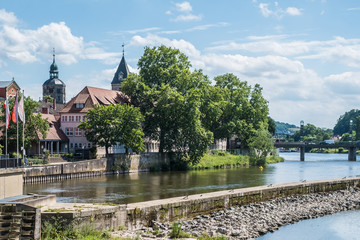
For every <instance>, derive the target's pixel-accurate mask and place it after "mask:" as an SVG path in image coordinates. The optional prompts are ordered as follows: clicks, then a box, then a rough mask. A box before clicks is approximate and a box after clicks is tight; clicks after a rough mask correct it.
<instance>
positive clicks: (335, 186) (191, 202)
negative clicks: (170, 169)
mask: <svg viewBox="0 0 360 240" xmlns="http://www.w3.org/2000/svg"><path fill="white" fill-rule="evenodd" d="M358 187H360V178H349V179H335V180H327V181H311V182H300V183H289V184H281V185H274V186H260V187H251V188H241V189H234V190H227V191H219V192H213V193H206V194H197V195H190V196H182V197H176V198H169V199H162V200H155V201H148V202H141V203H133V204H128V205H127V221H126V222H127V227H128V228H129V229H139V228H141V227H143V226H150V225H151V224H152V222H154V221H156V222H172V221H175V220H177V219H183V218H191V217H195V216H197V215H201V214H206V213H210V212H212V211H217V210H221V209H224V208H229V207H232V206H242V205H246V204H250V203H256V202H264V201H269V200H272V199H276V198H281V197H289V196H294V195H304V194H310V193H326V192H331V191H337V190H346V189H350V188H358Z"/></svg>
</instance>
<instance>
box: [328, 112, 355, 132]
mask: <svg viewBox="0 0 360 240" xmlns="http://www.w3.org/2000/svg"><path fill="white" fill-rule="evenodd" d="M359 116H360V110H358V109H352V110H350V111H349V112H345V113H344V115H341V116H340V117H339V119H338V120H337V123H336V124H335V126H334V130H333V132H334V135H340V136H341V135H342V134H344V133H348V132H350V120H351V121H352V122H353V123H354V124H355V123H356V118H357V117H359ZM352 130H354V129H352Z"/></svg>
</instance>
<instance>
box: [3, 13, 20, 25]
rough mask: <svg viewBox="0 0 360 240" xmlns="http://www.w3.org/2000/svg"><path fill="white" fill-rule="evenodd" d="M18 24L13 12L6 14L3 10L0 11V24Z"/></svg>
mask: <svg viewBox="0 0 360 240" xmlns="http://www.w3.org/2000/svg"><path fill="white" fill-rule="evenodd" d="M17 23H18V19H17V18H16V16H15V15H14V13H13V12H7V11H6V10H5V9H0V24H4V25H10V26H14V25H16V24H17Z"/></svg>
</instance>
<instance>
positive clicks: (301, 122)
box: [300, 120, 304, 140]
mask: <svg viewBox="0 0 360 240" xmlns="http://www.w3.org/2000/svg"><path fill="white" fill-rule="evenodd" d="M303 135H304V121H303V120H301V121H300V140H303V138H304V136H303Z"/></svg>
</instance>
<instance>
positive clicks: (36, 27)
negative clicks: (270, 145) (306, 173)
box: [0, 0, 360, 128]
mask: <svg viewBox="0 0 360 240" xmlns="http://www.w3.org/2000/svg"><path fill="white" fill-rule="evenodd" d="M359 22H360V2H359V1H355V0H353V1H350V0H348V1H335V0H334V1H329V0H297V1H289V0H287V1H265V0H241V1H239V0H226V1H215V0H196V1H195V0H193V1H166V0H151V1H150V0H133V1H131V0H127V1H125V0H101V1H100V0H62V1H54V0H50V1H49V0H47V1H43V0H37V1H28V0H22V1H21V0H11V1H1V4H0V80H11V79H12V77H14V78H15V81H16V82H17V83H18V84H19V85H20V87H21V88H22V89H24V90H25V94H26V95H30V96H31V97H32V98H33V99H36V100H37V99H39V97H40V96H41V95H42V84H43V83H44V81H46V80H47V79H48V78H49V67H50V64H51V62H52V49H53V48H55V50H56V62H57V64H58V67H59V71H60V74H59V77H60V79H61V80H63V81H64V82H65V84H66V86H67V88H66V93H67V96H66V99H67V101H69V100H70V99H71V98H72V97H73V96H75V95H76V94H77V93H78V92H79V91H80V90H81V89H82V88H83V87H85V86H94V87H102V88H110V83H111V80H112V78H113V75H114V73H115V71H116V68H117V65H118V64H119V61H120V58H121V56H122V47H121V45H122V44H123V43H125V57H126V60H127V62H128V64H129V66H130V69H131V71H133V72H136V71H137V61H138V59H139V58H140V57H141V55H142V54H143V49H144V47H145V46H159V45H161V44H164V45H167V46H170V47H175V48H178V49H180V50H181V51H182V52H183V53H185V54H186V55H187V56H188V57H189V59H190V61H191V63H192V66H193V68H194V69H203V72H204V73H205V74H206V75H208V76H209V78H210V79H213V78H214V77H215V76H218V75H221V74H225V73H234V74H235V75H237V76H238V77H239V78H240V79H241V80H243V81H247V82H248V83H249V84H251V85H254V84H255V83H259V84H260V85H261V86H262V87H263V95H264V96H265V98H266V99H267V100H268V101H269V108H270V116H271V117H272V118H274V119H275V120H277V121H282V122H288V123H292V124H296V125H299V122H300V121H301V120H304V121H305V124H307V123H312V124H315V125H317V126H319V127H328V128H333V126H334V124H335V123H336V121H337V119H338V118H339V117H340V115H341V114H344V113H345V112H346V111H349V110H351V109H353V108H357V109H359V108H360V95H359V93H360V31H359V30H358V26H357V25H358V23H359Z"/></svg>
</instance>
